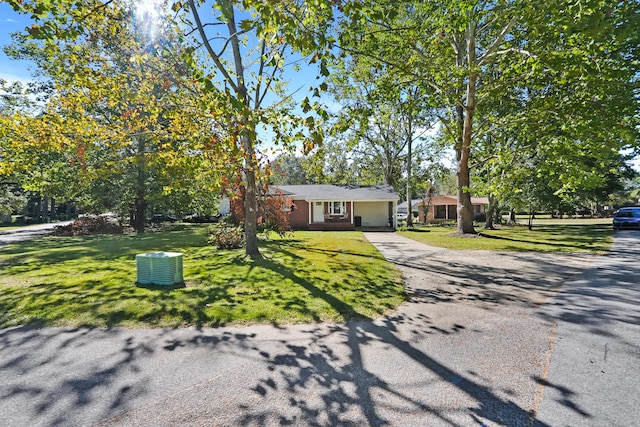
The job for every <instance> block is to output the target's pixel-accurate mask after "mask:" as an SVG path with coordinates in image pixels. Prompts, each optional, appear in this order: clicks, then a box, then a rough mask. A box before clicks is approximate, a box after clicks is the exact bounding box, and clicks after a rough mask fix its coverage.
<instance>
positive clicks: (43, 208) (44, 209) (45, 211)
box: [40, 196, 49, 222]
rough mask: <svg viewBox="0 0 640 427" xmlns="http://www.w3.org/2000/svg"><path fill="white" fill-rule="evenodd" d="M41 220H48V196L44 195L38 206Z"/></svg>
mask: <svg viewBox="0 0 640 427" xmlns="http://www.w3.org/2000/svg"><path fill="white" fill-rule="evenodd" d="M40 209H41V213H40V215H41V216H42V221H43V222H49V197H47V196H45V197H43V198H42V206H40Z"/></svg>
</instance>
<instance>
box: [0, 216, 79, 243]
mask: <svg viewBox="0 0 640 427" xmlns="http://www.w3.org/2000/svg"><path fill="white" fill-rule="evenodd" d="M71 222H72V221H61V222H54V223H50V224H36V225H29V226H26V227H20V228H13V229H10V230H2V229H1V228H0V246H2V245H8V244H10V243H16V242H21V241H24V240H32V239H35V238H38V237H41V236H45V235H47V234H49V233H50V232H51V230H53V229H54V228H55V227H57V226H58V225H67V224H70V223H71Z"/></svg>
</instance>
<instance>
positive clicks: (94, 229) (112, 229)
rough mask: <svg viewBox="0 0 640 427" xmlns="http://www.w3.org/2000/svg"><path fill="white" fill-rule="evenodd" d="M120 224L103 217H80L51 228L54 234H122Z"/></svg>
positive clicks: (122, 230) (66, 235) (67, 235)
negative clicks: (66, 223) (67, 223)
mask: <svg viewBox="0 0 640 427" xmlns="http://www.w3.org/2000/svg"><path fill="white" fill-rule="evenodd" d="M123 232H124V229H123V228H122V226H120V225H118V224H115V223H113V222H111V221H109V220H108V219H107V218H103V217H100V216H99V217H91V218H81V219H77V220H75V221H73V222H72V223H71V224H69V225H59V226H57V227H55V228H54V229H53V235H54V236H65V237H69V236H87V235H91V234H122V233H123Z"/></svg>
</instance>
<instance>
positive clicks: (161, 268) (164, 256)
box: [136, 252, 184, 286]
mask: <svg viewBox="0 0 640 427" xmlns="http://www.w3.org/2000/svg"><path fill="white" fill-rule="evenodd" d="M136 267H137V271H138V277H137V283H138V284H140V285H160V286H172V285H180V284H183V283H184V279H183V278H182V254H181V253H180V252H149V253H146V254H138V255H136Z"/></svg>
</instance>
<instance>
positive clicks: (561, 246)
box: [399, 220, 614, 252]
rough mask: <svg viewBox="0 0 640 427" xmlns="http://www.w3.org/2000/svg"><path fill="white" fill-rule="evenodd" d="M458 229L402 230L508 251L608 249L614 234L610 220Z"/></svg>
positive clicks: (456, 244) (454, 244) (459, 245)
mask: <svg viewBox="0 0 640 427" xmlns="http://www.w3.org/2000/svg"><path fill="white" fill-rule="evenodd" d="M569 221H573V222H569ZM455 231H456V229H455V227H453V226H451V227H438V226H431V227H430V226H427V227H420V228H416V230H415V231H400V232H399V233H400V234H401V235H403V236H405V237H409V238H411V239H414V240H417V241H419V242H422V243H425V244H427V245H430V246H437V247H442V248H447V249H455V250H480V249H484V250H490V251H507V252H520V251H534V252H606V251H608V250H609V249H610V248H611V244H612V243H613V234H614V231H613V229H612V228H611V220H606V221H603V220H598V222H594V221H590V222H585V221H580V220H568V221H565V222H548V223H544V222H539V223H537V224H536V225H534V227H533V229H532V230H529V229H528V228H527V227H525V226H515V227H508V226H499V228H498V229H497V230H485V229H484V228H482V227H476V231H478V232H479V234H478V235H477V236H473V237H458V236H456V235H455Z"/></svg>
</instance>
